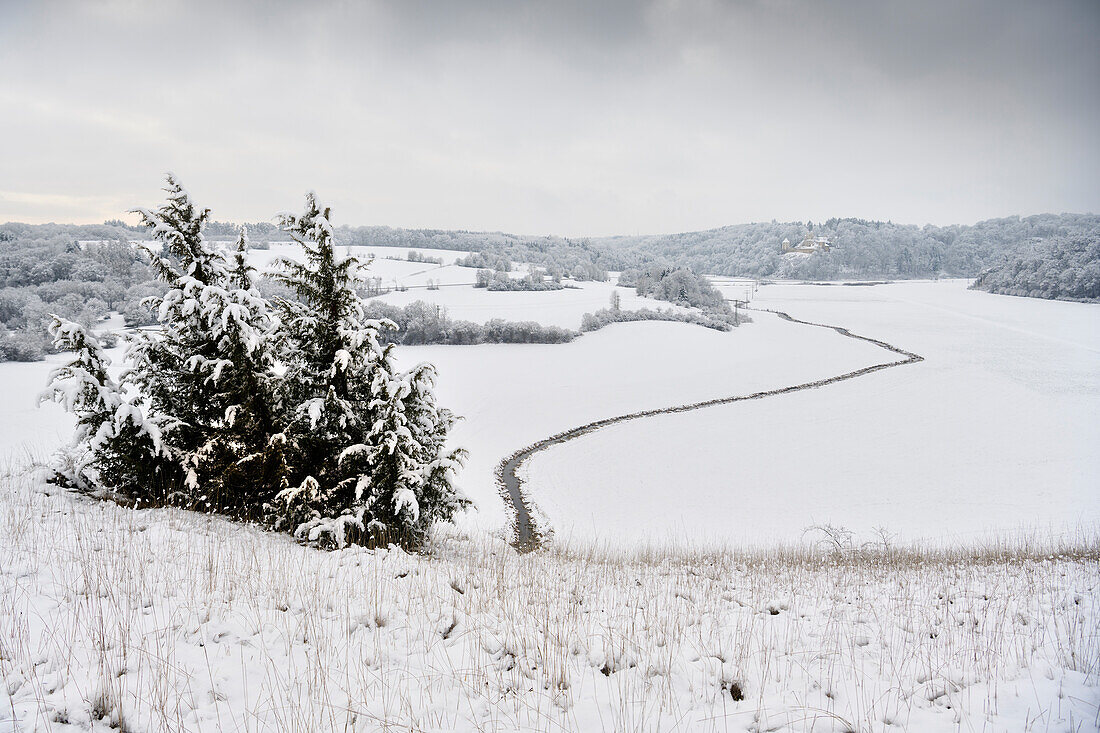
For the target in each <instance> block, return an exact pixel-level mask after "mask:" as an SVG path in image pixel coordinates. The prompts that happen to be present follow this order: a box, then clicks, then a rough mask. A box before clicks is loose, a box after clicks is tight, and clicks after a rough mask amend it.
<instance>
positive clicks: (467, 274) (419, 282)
mask: <svg viewBox="0 0 1100 733" xmlns="http://www.w3.org/2000/svg"><path fill="white" fill-rule="evenodd" d="M337 249H338V253H339V254H340V255H341V256H343V255H344V254H345V253H348V252H350V253H351V255H352V256H353V257H357V258H359V260H360V262H362V263H364V264H367V263H368V262H369V264H368V265H367V273H366V275H367V276H368V277H380V278H382V286H383V287H386V288H395V287H409V288H425V287H427V285H428V281H429V280H430V281H432V282H433V283H435V284H445V285H456V284H464V285H473V284H474V277H475V273H476V272H477V270H475V269H473V268H470V267H459V266H457V265H455V264H454V261H455V260H456V259H458V258H459V257H464V256H466V255H467V254H469V253H468V252H454V251H451V250H445V249H414V250H410V249H404V248H396V247H338V248H337ZM409 252H418V253H420V254H422V255H424V256H425V257H432V258H438V259H441V260H443V264H442V265H437V264H435V263H432V262H409V260H408V254H409ZM302 258H303V254H302V248H301V247H300V246H299V245H297V244H291V243H287V242H272V243H271V246H270V249H252V250H249V253H248V261H249V263H250V264H252V266H253V267H255V268H256V269H257V270H259V271H260V272H272V271H274V270H275V269H276V268H275V266H274V265H275V262H276V261H277V260H279V259H289V260H294V261H301V260H302ZM372 258H373V259H372Z"/></svg>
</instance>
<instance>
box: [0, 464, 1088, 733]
mask: <svg viewBox="0 0 1100 733" xmlns="http://www.w3.org/2000/svg"><path fill="white" fill-rule="evenodd" d="M1045 551H1046V550H1045V549H1044V548H1042V547H1033V548H1031V551H1030V552H1029V553H1028V554H1027V556H1025V557H1022V558H1021V557H1012V556H1010V555H1000V554H988V555H981V556H977V557H966V556H956V555H951V554H945V555H927V556H909V555H904V554H897V555H895V554H865V555H857V556H845V557H838V556H815V555H810V554H805V553H802V554H787V555H783V554H777V553H774V552H772V553H760V554H757V555H735V554H721V555H716V556H709V557H708V556H691V555H686V554H675V553H674V554H670V555H666V556H656V557H648V558H639V557H631V556H624V557H616V556H614V555H588V556H579V557H570V556H566V555H562V554H559V553H556V552H553V551H550V552H538V553H531V554H528V555H524V556H519V555H516V554H515V553H514V551H512V550H511V549H510V548H508V547H507V546H504V545H502V544H500V543H499V542H493V541H492V540H491V539H489V538H488V537H487V536H485V535H480V536H479V537H478V538H476V539H472V540H471V539H468V538H463V537H460V536H451V537H441V538H440V539H439V540H438V542H437V545H436V546H435V548H434V549H433V552H432V554H431V555H426V556H410V555H407V554H404V553H401V552H400V551H396V550H390V551H388V552H387V551H377V552H374V553H372V552H368V551H364V550H360V549H349V550H346V551H340V552H331V553H325V552H318V551H314V550H311V549H308V548H304V547H300V546H297V545H295V544H294V543H293V542H292V541H291V539H290V538H289V537H287V536H285V535H281V534H275V533H267V532H261V531H258V530H256V529H254V528H251V527H247V526H242V525H237V524H233V523H231V522H229V521H227V520H222V519H218V518H209V517H204V516H201V515H197V514H193V513H188V512H181V511H176V510H131V509H125V508H123V507H120V506H117V505H115V504H112V503H109V502H94V501H91V500H86V499H80V498H78V497H75V496H74V495H72V494H69V493H67V492H63V491H58V490H57V489H56V488H48V487H45V486H43V485H41V484H38V483H36V482H34V481H33V480H29V479H27V478H26V477H25V476H15V477H13V476H10V475H8V476H4V477H0V599H2V600H0V731H2V732H3V733H14V731H20V732H21V733H26V732H29V731H54V732H57V733H66V732H68V731H82V730H95V731H104V732H105V731H108V730H124V731H134V732H135V733H136V732H141V733H145V732H146V731H149V732H152V731H164V730H173V731H235V730H241V731H375V730H394V731H396V730H415V731H432V732H434V731H440V732H441V731H500V732H502V733H503V732H507V731H547V732H550V731H553V732H555V733H560V732H561V731H625V730H630V731H658V730H659V731H814V732H816V733H822V732H823V731H836V732H839V731H849V730H860V731H901V730H910V731H933V732H934V731H960V730H962V731H979V730H981V731H1084V730H1094V729H1096V726H1097V724H1098V723H1100V718H1098V715H1100V714H1098V712H1097V701H1098V700H1100V694H1098V686H1097V685H1098V679H1097V674H1098V672H1100V640H1098V638H1097V635H1096V628H1097V621H1098V604H1100V589H1098V585H1100V581H1098V578H1100V567H1098V565H1097V559H1096V558H1097V555H1096V551H1095V546H1094V547H1093V548H1092V550H1090V551H1088V553H1087V556H1068V555H1061V554H1052V555H1051V556H1050V557H1049V559H1048V558H1047V557H1046V555H1045ZM1054 552H1055V553H1056V552H1057V550H1054Z"/></svg>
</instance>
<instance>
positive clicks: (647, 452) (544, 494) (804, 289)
mask: <svg viewBox="0 0 1100 733" xmlns="http://www.w3.org/2000/svg"><path fill="white" fill-rule="evenodd" d="M731 297H739V296H736V295H731ZM753 305H754V307H758V308H775V309H780V310H784V311H787V312H789V313H790V314H791V315H792V316H795V317H797V318H801V319H805V320H810V321H816V322H823V323H829V324H837V325H843V326H845V327H848V328H850V329H852V330H853V331H854V332H856V333H859V334H863V335H867V336H872V337H874V338H878V339H883V340H885V341H888V342H890V343H892V344H895V345H897V346H899V347H901V348H904V349H907V350H910V351H915V352H916V353H918V354H921V355H922V356H924V357H925V361H923V362H921V363H919V364H914V365H906V366H901V367H896V368H892V369H887V370H884V371H880V372H876V373H873V374H870V375H867V376H864V377H859V378H857V379H854V380H850V381H846V382H841V383H837V384H833V385H829V386H827V387H824V388H821V389H816V390H810V391H805V392H799V393H794V394H788V395H782V396H776V397H769V398H766V399H764V400H760V401H756V402H746V403H738V404H732V405H727V406H721V407H713V408H707V409H705V410H701V411H696V412H690V413H683V414H679V415H670V416H661V417H656V418H647V419H644V420H639V421H634V422H629V423H624V424H620V425H616V426H613V427H610V428H606V429H603V430H600V431H598V432H596V433H593V434H590V435H587V436H584V437H582V438H580V439H578V440H575V441H572V442H569V443H565V444H562V445H558V446H555V447H552V448H550V449H549V450H548V451H546V452H544V453H540V454H538V455H536V456H535V457H534V458H533V459H532V460H531V461H530V463H529V464H528V466H527V473H526V480H527V488H528V490H529V491H530V492H531V494H532V495H533V496H534V498H535V501H536V502H537V503H538V504H539V506H540V507H541V508H542V509H543V510H544V511H545V512H546V513H547V514H548V515H549V516H550V519H551V522H552V523H553V525H554V527H555V529H556V530H557V532H558V533H559V536H564V537H568V536H570V535H574V536H583V537H590V536H593V535H594V536H596V537H599V538H603V539H606V540H609V541H611V540H622V541H631V542H633V541H638V540H644V541H658V542H659V541H663V540H664V541H670V542H677V541H683V540H685V539H689V540H691V541H692V542H694V543H706V542H709V541H714V542H718V543H723V542H728V543H735V544H737V543H770V542H776V541H780V542H798V541H799V540H800V538H801V537H802V534H803V530H804V529H805V528H807V527H810V526H812V525H820V524H826V523H831V524H834V525H842V526H844V527H847V528H849V529H851V530H853V531H855V532H857V535H858V537H860V538H864V539H868V538H871V537H873V536H874V531H873V530H874V528H876V527H884V528H886V530H887V531H889V532H891V533H893V534H896V535H897V536H898V538H899V539H901V540H929V541H934V542H944V541H948V542H954V541H962V542H977V541H981V540H982V538H984V537H987V536H991V535H992V536H1003V535H1004V534H1005V533H1011V532H1015V531H1021V530H1027V531H1040V532H1060V531H1070V532H1074V531H1077V530H1078V529H1081V530H1083V531H1084V532H1085V533H1086V534H1092V533H1095V531H1096V528H1097V527H1098V526H1100V491H1098V487H1100V483H1098V482H1100V448H1098V446H1100V419H1097V416H1100V308H1098V307H1096V306H1093V305H1087V304H1076V303H1061V302H1052V301H1041V300H1034V299H1026V298H1008V297H1004V296H997V295H990V294H988V293H980V292H974V291H968V290H966V283H965V282H962V281H948V282H937V283H927V282H925V283H897V284H891V285H878V286H873V287H868V286H864V287H846V286H829V287H826V286H811V285H803V284H779V285H770V286H764V287H761V288H760V289H759V291H758V293H757V295H756V297H755V300H754V302H753ZM754 318H755V319H756V323H755V324H753V325H752V326H751V327H746V328H745V329H742V331H745V332H748V330H750V329H754V330H755V329H758V328H759V329H771V328H780V329H784V328H791V327H792V326H791V325H790V324H786V323H782V322H779V321H778V319H776V318H775V317H773V316H770V315H767V314H763V313H759V314H754ZM802 328H804V327H802ZM742 335H743V334H742V333H738V334H737V336H738V337H740V336H742ZM800 335H801V334H800ZM851 343H852V342H850V341H847V340H845V339H842V338H839V337H836V338H834V339H832V340H831V342H830V344H829V345H827V346H824V347H822V346H820V345H811V344H809V343H802V346H801V347H800V348H799V350H798V352H797V353H795V352H792V353H790V354H789V355H787V356H786V357H784V356H783V355H782V354H778V355H776V356H777V357H778V359H777V360H782V359H783V358H789V359H795V360H799V361H804V362H806V363H808V364H810V363H812V364H814V365H820V366H821V368H822V371H823V372H829V371H835V372H837V373H839V371H840V370H837V369H836V368H835V367H834V366H831V365H828V366H827V365H826V363H825V361H826V360H828V359H830V358H833V354H832V352H831V350H830V349H831V348H832V347H835V348H837V349H840V350H841V351H844V350H846V349H847V348H848V347H849V346H850V344H851ZM690 358H692V357H691V356H690V355H687V356H686V357H685V360H690ZM696 358H698V357H696ZM894 358H895V357H894V356H893V355H891V354H889V353H888V352H886V351H877V352H875V353H873V354H871V359H873V360H882V361H886V360H893V359H894ZM868 363H870V362H868ZM758 366H759V367H760V368H762V369H765V370H772V369H774V368H775V363H774V362H762V363H760V364H759V365H758ZM723 387H724V388H727V389H730V388H731V389H730V391H731V393H733V394H737V393H747V392H751V391H754V389H755V385H754V384H753V383H752V382H741V381H737V382H735V383H734V384H732V385H729V386H728V387H727V386H726V385H723ZM683 401H687V400H683ZM578 422H580V421H578Z"/></svg>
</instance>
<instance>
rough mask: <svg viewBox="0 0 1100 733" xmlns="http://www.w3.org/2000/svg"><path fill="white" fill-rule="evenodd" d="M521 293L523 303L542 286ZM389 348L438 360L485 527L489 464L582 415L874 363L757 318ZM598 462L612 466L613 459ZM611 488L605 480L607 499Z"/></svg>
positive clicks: (443, 393) (499, 512)
mask: <svg viewBox="0 0 1100 733" xmlns="http://www.w3.org/2000/svg"><path fill="white" fill-rule="evenodd" d="M440 292H442V291H440ZM558 292H562V291H558ZM489 295H491V296H496V295H505V293H490V294H489ZM520 295H526V296H528V298H527V299H526V300H527V302H531V301H533V300H535V299H536V297H537V296H541V295H545V293H521V294H520ZM625 300H626V299H625V298H624V301H625ZM649 302H650V303H652V301H649ZM397 353H398V355H399V356H398V360H399V362H400V364H401V365H402V366H411V365H412V364H414V363H416V362H419V361H431V362H433V363H434V364H435V365H436V367H437V368H438V370H439V379H438V385H437V386H438V389H437V392H438V394H439V398H440V401H441V403H442V404H444V405H447V406H448V407H450V408H451V409H452V410H454V411H455V412H456V413H457V414H459V415H461V416H462V417H463V418H464V419H463V420H462V421H460V422H459V423H458V424H457V425H456V426H455V428H454V430H453V439H454V442H455V443H456V444H457V445H461V446H464V447H466V448H468V449H469V451H470V460H469V464H468V465H467V467H466V469H465V470H464V471H463V472H462V474H461V475H460V477H459V481H460V484H461V485H462V487H463V488H464V489H465V490H466V491H467V492H468V493H470V494H471V495H472V496H473V497H474V498H475V500H476V501H477V502H478V504H479V505H480V511H479V512H478V515H477V517H476V518H474V520H475V521H477V522H478V523H480V524H481V525H482V526H489V527H500V526H503V525H506V523H507V522H508V521H509V520H508V517H509V515H508V514H507V512H506V511H505V507H504V505H503V504H502V502H501V500H500V498H499V496H498V493H497V492H498V489H497V486H496V483H495V478H494V473H493V472H494V470H495V468H496V465H497V463H499V462H500V460H501V459H502V458H504V457H505V456H507V455H509V454H511V453H512V452H514V451H516V450H518V449H519V448H522V447H524V446H526V445H529V444H531V443H534V442H536V441H538V440H540V439H542V438H545V437H547V436H549V435H553V434H555V433H557V432H560V431H562V430H566V429H568V428H571V427H574V426H576V425H579V424H582V423H586V422H589V421H591V420H596V419H600V418H604V417H612V416H615V415H621V414H624V413H628V412H635V411H637V410H644V409H650V408H655V407H664V406H667V405H673V404H681V403H684V402H696V401H699V400H705V399H711V398H714V397H721V396H725V395H729V394H737V393H740V392H742V391H746V392H753V391H757V390H763V389H773V388H776V387H782V386H784V385H787V384H791V383H796V382H803V381H809V380H813V379H820V378H822V377H827V376H831V375H832V374H836V373H840V372H845V371H851V370H853V369H858V368H860V367H862V366H865V365H866V364H868V363H874V362H875V360H877V359H879V349H878V348H876V347H874V346H872V345H870V344H866V343H862V342H856V341H852V340H850V339H844V338H843V337H841V336H839V335H837V334H836V333H834V332H832V331H824V330H821V329H816V328H810V327H808V326H800V325H796V324H790V323H779V322H778V321H776V320H775V319H773V318H763V317H761V318H757V320H756V322H755V323H752V324H749V325H744V326H742V327H740V328H738V329H734V330H733V331H730V332H727V333H723V332H720V331H715V330H712V329H707V328H703V327H701V326H693V325H688V324H682V323H668V322H643V323H623V324H615V325H612V326H608V327H606V328H603V329H601V330H599V331H595V332H593V333H588V334H585V335H584V336H582V337H581V338H579V339H577V340H575V341H573V342H571V343H568V344H547V345H511V344H501V345H497V344H484V345H478V346H445V347H439V346H417V347H409V346H405V347H402V348H401V349H399V350H398V352H397ZM605 458H606V463H607V465H608V466H609V467H610V468H611V470H612V471H614V469H615V466H617V465H618V463H617V459H616V458H615V456H613V455H608V456H606V457H605ZM589 486H590V489H591V490H593V491H599V492H603V491H605V489H603V488H595V487H594V485H591V484H590V485H589ZM621 486H622V484H620V483H614V484H613V485H612V486H609V487H608V488H607V491H608V492H609V493H608V495H609V496H613V495H614V493H613V492H615V491H617V490H619V489H618V487H621ZM674 493H679V494H683V493H685V492H683V491H677V492H674ZM536 498H537V500H538V501H539V503H540V505H541V503H542V502H543V500H544V499H545V500H546V501H547V503H548V505H549V503H551V502H552V501H553V500H554V498H555V497H554V496H553V495H551V494H548V493H546V492H539V493H538V494H536Z"/></svg>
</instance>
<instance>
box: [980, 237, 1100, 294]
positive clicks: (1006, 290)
mask: <svg viewBox="0 0 1100 733" xmlns="http://www.w3.org/2000/svg"><path fill="white" fill-rule="evenodd" d="M971 287H972V288H973V289H974V290H985V291H987V292H990V293H1000V294H1002V295H1024V296H1028V297H1032V298H1052V299H1053V298H1057V299H1059V300H1080V301H1086V302H1094V303H1095V302H1100V235H1097V234H1093V235H1091V236H1085V235H1075V236H1070V237H1055V238H1054V239H1050V240H1047V241H1044V242H1042V243H1041V244H1038V245H1036V246H1035V248H1034V249H1032V250H1031V251H1028V252H1023V253H1020V254H1018V255H1017V256H1015V257H1013V258H1011V259H1009V260H1007V261H1005V262H1003V263H1002V264H1000V265H996V266H994V267H991V268H989V269H987V270H985V271H984V272H982V273H981V274H980V275H978V278H977V279H976V280H975V281H974V284H973V285H972V286H971Z"/></svg>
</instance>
